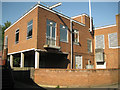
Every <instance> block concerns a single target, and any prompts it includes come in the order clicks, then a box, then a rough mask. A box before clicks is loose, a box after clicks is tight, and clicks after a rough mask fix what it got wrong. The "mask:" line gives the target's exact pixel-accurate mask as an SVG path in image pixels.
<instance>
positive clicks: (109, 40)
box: [94, 15, 120, 68]
mask: <svg viewBox="0 0 120 90" xmlns="http://www.w3.org/2000/svg"><path fill="white" fill-rule="evenodd" d="M119 17H120V15H116V24H114V25H108V26H103V27H99V28H96V29H95V33H94V35H95V36H94V37H95V43H94V44H95V61H96V63H95V64H96V68H118V67H120V63H119V60H120V58H119V55H120V30H119V22H120V20H119Z"/></svg>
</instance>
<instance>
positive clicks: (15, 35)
mask: <svg viewBox="0 0 120 90" xmlns="http://www.w3.org/2000/svg"><path fill="white" fill-rule="evenodd" d="M17 30H19V31H20V29H19V28H18V29H16V31H17ZM16 31H15V44H17V43H19V35H18V41H17V42H16V34H18V33H19V31H18V32H16Z"/></svg>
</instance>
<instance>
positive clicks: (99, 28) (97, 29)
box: [95, 24, 116, 30]
mask: <svg viewBox="0 0 120 90" xmlns="http://www.w3.org/2000/svg"><path fill="white" fill-rule="evenodd" d="M114 26H116V24H114V25H108V26H102V27H98V28H95V30H99V29H103V28H109V27H114Z"/></svg>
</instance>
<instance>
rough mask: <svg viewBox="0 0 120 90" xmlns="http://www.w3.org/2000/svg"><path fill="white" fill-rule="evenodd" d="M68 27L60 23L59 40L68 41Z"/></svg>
mask: <svg viewBox="0 0 120 90" xmlns="http://www.w3.org/2000/svg"><path fill="white" fill-rule="evenodd" d="M67 30H68V27H67V26H63V25H62V24H60V41H63V42H67V41H68V31H67Z"/></svg>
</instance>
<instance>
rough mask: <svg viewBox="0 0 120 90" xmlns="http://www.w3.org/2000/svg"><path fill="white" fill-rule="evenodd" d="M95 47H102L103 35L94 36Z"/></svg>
mask: <svg viewBox="0 0 120 90" xmlns="http://www.w3.org/2000/svg"><path fill="white" fill-rule="evenodd" d="M95 48H96V49H98V48H101V49H104V48H105V47H104V35H98V36H95Z"/></svg>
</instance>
